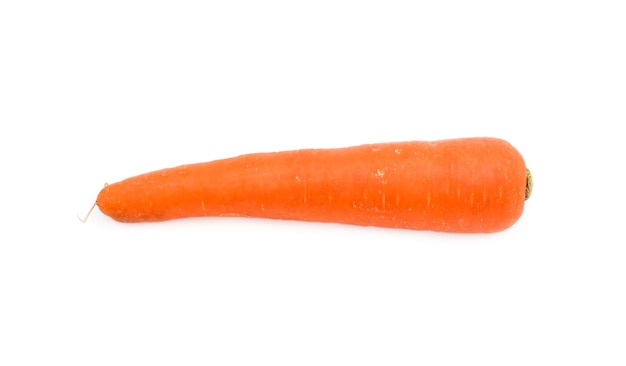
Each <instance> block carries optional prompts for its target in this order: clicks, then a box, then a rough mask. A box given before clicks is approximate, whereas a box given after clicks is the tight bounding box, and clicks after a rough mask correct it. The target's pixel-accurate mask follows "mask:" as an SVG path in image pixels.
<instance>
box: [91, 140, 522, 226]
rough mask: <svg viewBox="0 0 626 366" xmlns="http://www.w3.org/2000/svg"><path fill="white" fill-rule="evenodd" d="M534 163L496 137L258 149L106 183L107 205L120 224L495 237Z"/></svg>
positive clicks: (517, 211) (513, 211)
mask: <svg viewBox="0 0 626 366" xmlns="http://www.w3.org/2000/svg"><path fill="white" fill-rule="evenodd" d="M525 190H526V166H525V163H524V160H523V158H522V156H521V155H520V154H519V152H518V151H517V150H516V149H515V148H514V147H513V146H511V145H510V144H509V143H508V142H506V141H504V140H501V139H496V138H484V137H482V138H464V139H451V140H441V141H431V142H425V141H411V142H397V143H385V144H371V145H361V146H353V147H347V148H337V149H307V150H295V151H282V152H275V153H257V154H248V155H242V156H238V157H234V158H229V159H222V160H216V161H212V162H207V163H200V164H192V165H182V166H179V167H175V168H168V169H164V170H159V171H155V172H151V173H147V174H143V175H139V176H136V177H132V178H129V179H126V180H123V181H121V182H118V183H114V184H110V185H107V186H106V187H105V188H103V189H102V191H100V194H99V195H98V198H97V201H96V202H97V204H98V207H99V208H100V210H101V211H102V212H103V213H104V214H106V215H108V216H110V217H111V218H113V219H115V220H117V221H121V222H145V221H163V220H170V219H178V218H184V217H195V216H250V217H263V218H274V219H290V220H302V221H318V222H335V223H345V224H354V225H366V226H379V227H391V228H404V229H413V230H433V231H445V232H459V233H489V232H496V231H501V230H504V229H506V228H508V227H510V226H511V225H513V224H514V223H515V222H516V221H517V220H518V219H519V217H520V216H521V214H522V211H523V208H524V198H525Z"/></svg>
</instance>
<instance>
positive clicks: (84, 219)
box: [76, 202, 98, 224]
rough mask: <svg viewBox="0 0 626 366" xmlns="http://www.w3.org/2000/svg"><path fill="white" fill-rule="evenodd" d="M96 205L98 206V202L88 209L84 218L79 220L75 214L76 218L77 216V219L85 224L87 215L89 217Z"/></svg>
mask: <svg viewBox="0 0 626 366" xmlns="http://www.w3.org/2000/svg"><path fill="white" fill-rule="evenodd" d="M96 204H98V202H94V203H93V205H92V206H91V208H90V209H89V212H87V215H85V218H81V217H80V215H79V214H76V216H78V219H79V220H80V221H81V222H82V223H83V224H84V223H85V222H87V219H88V218H89V215H91V211H93V209H94V208H95V207H96Z"/></svg>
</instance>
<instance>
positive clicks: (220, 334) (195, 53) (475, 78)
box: [0, 0, 626, 365]
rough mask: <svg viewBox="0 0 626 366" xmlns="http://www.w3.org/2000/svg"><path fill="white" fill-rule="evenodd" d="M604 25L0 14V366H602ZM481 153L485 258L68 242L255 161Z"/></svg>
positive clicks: (164, 241) (250, 241)
mask: <svg viewBox="0 0 626 366" xmlns="http://www.w3.org/2000/svg"><path fill="white" fill-rule="evenodd" d="M625 19H626V11H625V7H624V5H623V2H621V1H554V0H542V1H524V2H521V1H520V2H503V1H481V0H479V1H436V2H434V1H433V2H422V3H420V2H413V1H405V2H401V1H384V2H383V1H380V2H376V1H342V0H333V1H310V2H302V1H273V0H268V1H223V2H204V1H198V2H189V1H170V2H168V1H132V0H131V1H128V0H125V1H106V2H84V1H4V2H2V5H0V126H1V127H0V129H1V130H0V143H1V145H0V149H1V151H0V153H1V155H0V159H1V163H2V170H3V173H2V174H1V175H0V177H1V178H0V179H1V180H0V188H1V189H0V204H1V210H0V215H1V221H0V225H1V227H2V230H1V231H0V232H1V234H0V235H1V236H0V364H2V365H51V364H62V365H142V364H151V365H154V364H157V365H158V364H163V365H166V364H169V365H200V364H213V365H259V364H267V365H357V364H359V365H362V364H371V365H409V364H423V365H468V364H480V365H557V364H561V365H564V364H568V365H573V364H576V365H578V364H580V365H592V364H595V365H624V364H625V363H626V295H625V290H626V235H625V234H624V228H623V227H624V223H625V222H624V221H625V220H624V219H625V218H626V215H625V213H624V212H625V210H624V207H626V199H625V195H626V193H625V187H626V185H625V184H626V180H625V179H624V169H625V165H626V164H625V163H624V158H625V157H626V148H625V147H624V132H623V131H624V130H623V125H624V122H625V121H626V103H625V102H626V66H625V65H626V21H625ZM462 136H495V137H500V138H504V139H506V140H508V141H509V142H511V143H512V144H513V145H514V146H516V147H517V148H518V150H519V151H520V152H521V153H522V154H523V156H524V158H525V160H526V162H527V165H528V166H529V167H530V169H531V170H532V172H533V174H534V177H535V191H534V194H533V197H531V199H530V200H529V201H528V202H527V204H526V208H525V212H524V214H523V216H522V218H521V219H520V220H519V221H518V222H517V223H516V224H515V225H514V226H513V227H512V228H510V229H509V230H506V231H504V232H502V233H498V234H492V235H459V234H444V233H431V232H419V231H405V230H390V229H377V228H365V227H351V226H344V225H335V224H315V223H300V222H283V221H272V220H262V219H235V218H219V219H218V218H215V219H211V218H208V219H206V218H205V219H189V220H179V221H174V222H166V223H157V224H138V225H129V224H120V223H117V222H114V221H112V220H110V219H109V218H107V217H105V216H104V215H102V214H101V213H100V212H98V211H97V210H96V211H94V213H93V214H92V216H91V217H90V218H89V220H88V222H87V223H86V224H82V223H81V222H79V220H78V219H77V214H78V213H80V214H81V215H83V214H84V213H86V211H87V210H88V209H89V207H90V206H91V204H92V203H93V201H94V199H95V196H96V195H97V193H98V191H99V190H100V188H101V187H102V186H103V184H104V183H105V182H115V181H118V180H121V179H123V178H126V177H129V176H132V175H136V174H139V173H144V172H147V171H151V170H156V169H160V168H165V167H169V166H175V165H180V164H185V163H193V162H201V161H208V160H212V159H218V158H225V157H230V156H234V155H239V154H243V153H250V152H260V151H276V150H286V149H298V148H307V147H319V148H321V147H340V146H350V145H357V144H363V143H373V142H388V141H396V140H435V139H442V138H451V137H462Z"/></svg>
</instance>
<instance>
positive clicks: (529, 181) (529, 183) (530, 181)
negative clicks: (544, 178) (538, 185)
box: [525, 168, 533, 200]
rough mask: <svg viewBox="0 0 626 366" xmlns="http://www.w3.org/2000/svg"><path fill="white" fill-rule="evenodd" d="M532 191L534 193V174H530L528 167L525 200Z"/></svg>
mask: <svg viewBox="0 0 626 366" xmlns="http://www.w3.org/2000/svg"><path fill="white" fill-rule="evenodd" d="M531 193H533V176H532V175H531V174H530V170H528V168H526V198H525V200H527V199H529V198H530V195H531Z"/></svg>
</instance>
